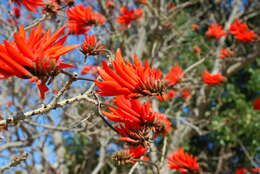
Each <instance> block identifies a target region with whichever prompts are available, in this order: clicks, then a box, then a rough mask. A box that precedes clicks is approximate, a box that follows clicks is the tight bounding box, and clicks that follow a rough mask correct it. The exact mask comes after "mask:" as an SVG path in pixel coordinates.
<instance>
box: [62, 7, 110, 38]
mask: <svg viewBox="0 0 260 174" xmlns="http://www.w3.org/2000/svg"><path fill="white" fill-rule="evenodd" d="M67 16H68V28H69V30H70V33H71V34H75V35H79V34H84V33H85V32H87V31H88V30H89V29H90V26H93V25H103V24H105V22H106V19H105V17H104V16H103V15H102V14H100V13H98V12H95V11H93V9H92V8H91V7H85V6H84V5H82V4H79V5H76V6H74V7H72V8H69V9H68V10H67Z"/></svg>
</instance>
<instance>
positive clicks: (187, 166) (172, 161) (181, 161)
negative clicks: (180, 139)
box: [168, 148, 200, 174]
mask: <svg viewBox="0 0 260 174" xmlns="http://www.w3.org/2000/svg"><path fill="white" fill-rule="evenodd" d="M168 167H169V168H170V169H174V170H176V171H179V172H181V173H182V174H188V173H197V172H199V171H200V167H199V164H198V162H197V159H196V158H194V157H193V156H192V155H189V154H188V153H186V152H184V150H183V148H180V149H177V150H176V151H175V152H174V153H173V154H171V155H169V157H168Z"/></svg>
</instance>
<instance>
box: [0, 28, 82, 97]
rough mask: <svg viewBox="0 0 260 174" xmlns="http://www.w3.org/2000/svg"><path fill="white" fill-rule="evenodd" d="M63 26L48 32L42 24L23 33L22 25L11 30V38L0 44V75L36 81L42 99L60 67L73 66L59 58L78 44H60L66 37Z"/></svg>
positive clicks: (0, 76) (1, 76)
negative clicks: (12, 39)
mask: <svg viewBox="0 0 260 174" xmlns="http://www.w3.org/2000/svg"><path fill="white" fill-rule="evenodd" d="M64 30H65V27H62V28H60V29H59V30H58V31H57V32H56V33H54V34H53V35H51V31H47V32H46V31H44V30H43V27H42V25H38V27H35V28H32V31H31V32H30V34H29V36H27V37H26V33H25V30H24V27H23V26H21V27H20V30H19V32H17V33H15V34H14V41H12V42H7V41H4V44H1V45H0V52H1V54H0V65H1V66H0V78H7V77H10V76H17V77H19V78H23V79H30V81H31V82H36V85H37V86H38V88H39V91H40V97H41V98H42V99H44V95H45V92H46V91H47V90H48V88H47V86H46V83H48V82H51V80H52V79H53V78H54V77H55V76H56V75H58V74H59V72H60V69H63V68H69V67H73V66H72V65H68V64H64V63H63V62H61V61H60V60H59V57H60V56H62V55H64V54H66V53H67V52H69V51H71V50H73V49H75V48H76V47H78V45H70V46H64V45H63V44H64V42H65V41H66V38H67V35H65V36H63V37H61V35H62V34H63V33H64ZM60 37H61V38H60ZM59 38H60V39H59Z"/></svg>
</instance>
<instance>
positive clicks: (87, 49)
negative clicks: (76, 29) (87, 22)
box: [80, 35, 105, 56]
mask: <svg viewBox="0 0 260 174" xmlns="http://www.w3.org/2000/svg"><path fill="white" fill-rule="evenodd" d="M104 48H105V46H104V45H101V44H100V42H98V41H97V39H96V37H95V35H86V36H85V40H84V41H83V43H82V44H81V50H80V51H81V52H82V53H83V54H84V55H86V56H95V55H99V54H101V50H102V49H104Z"/></svg>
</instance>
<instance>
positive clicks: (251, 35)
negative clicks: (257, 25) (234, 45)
mask: <svg viewBox="0 0 260 174" xmlns="http://www.w3.org/2000/svg"><path fill="white" fill-rule="evenodd" d="M229 31H230V33H231V34H233V35H234V36H235V38H236V39H237V40H240V41H242V42H252V41H254V40H255V39H256V34H255V32H254V31H252V30H249V29H248V26H247V24H246V23H242V22H240V21H239V20H238V19H236V20H235V22H234V23H233V24H231V25H230V28H229Z"/></svg>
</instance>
